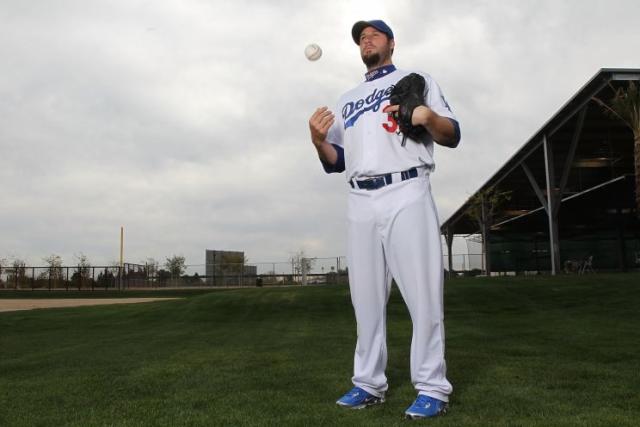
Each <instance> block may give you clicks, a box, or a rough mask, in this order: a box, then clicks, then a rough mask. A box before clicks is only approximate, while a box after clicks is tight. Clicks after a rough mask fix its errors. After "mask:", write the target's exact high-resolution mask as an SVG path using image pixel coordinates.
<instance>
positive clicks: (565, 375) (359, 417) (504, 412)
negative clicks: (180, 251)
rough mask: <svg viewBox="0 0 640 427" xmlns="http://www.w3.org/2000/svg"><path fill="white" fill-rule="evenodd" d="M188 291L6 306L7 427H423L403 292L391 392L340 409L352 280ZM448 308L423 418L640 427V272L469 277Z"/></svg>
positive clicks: (395, 301)
mask: <svg viewBox="0 0 640 427" xmlns="http://www.w3.org/2000/svg"><path fill="white" fill-rule="evenodd" d="M7 295H8V294H7ZM159 295H162V296H168V295H163V294H162V293H160V294H159ZM184 295H185V298H184V299H181V300H174V301H167V302H156V303H149V304H134V305H117V306H100V307H80V308H70V309H48V310H36V311H21V312H13V313H0V426H22V425H24V426H33V425H36V426H62V425H74V426H93V425H109V426H111V425H114V426H141V425H155V426H182V425H185V426H186V425H189V426H200V425H202V426H210V425H230V426H235V425H272V426H281V425H295V426H299V425H309V426H315V425H339V426H349V425H352V426H363V425H366V426H369V425H379V426H389V425H407V424H411V422H409V421H404V420H403V419H402V413H403V411H404V409H405V408H406V407H407V406H408V405H409V404H410V403H411V401H412V400H413V399H414V397H415V394H414V391H413V389H412V387H411V383H410V380H409V340H410V336H411V330H410V321H409V319H408V314H407V311H406V309H405V307H404V303H403V302H402V299H401V298H400V296H399V293H398V292H397V291H394V293H393V295H392V297H391V300H390V302H389V309H388V315H389V321H388V328H389V331H388V335H389V366H388V370H387V374H388V377H389V381H390V392H389V394H388V398H387V402H386V403H385V404H384V405H380V406H378V407H373V408H369V409H366V410H362V411H351V410H344V409H342V408H338V407H336V405H335V404H334V402H335V400H336V399H337V398H338V397H339V396H340V395H341V394H342V393H343V392H344V391H346V390H347V389H348V388H350V386H351V384H350V381H349V378H350V376H351V368H352V360H353V348H354V344H355V325H354V320H353V311H352V308H351V303H350V299H349V293H348V289H347V287H345V286H324V287H305V288H252V289H239V290H225V291H223V292H220V291H214V292H206V293H202V292H196V293H185V294H184ZM55 296H56V297H58V296H64V295H61V294H58V293H56V295H55ZM136 296H138V295H136ZM172 296H174V295H172ZM2 297H3V296H2V293H0V298H2ZM445 304H446V327H447V360H448V365H449V379H450V380H451V382H452V383H453V385H454V394H453V396H452V398H451V404H450V411H449V414H448V415H447V416H446V417H442V418H439V419H434V420H427V421H418V422H413V423H417V424H419V425H420V424H429V425H434V426H436V425H437V426H467V425H470V426H471V425H473V426H496V425H504V426H529V425H533V426H545V427H547V426H569V425H571V426H585V425H586V426H632V425H638V420H640V355H639V354H638V353H639V352H640V275H638V274H625V275H622V274H620V275H590V276H572V277H558V278H552V277H543V278H492V279H489V278H468V279H458V280H455V281H451V282H448V283H447V285H446V298H445Z"/></svg>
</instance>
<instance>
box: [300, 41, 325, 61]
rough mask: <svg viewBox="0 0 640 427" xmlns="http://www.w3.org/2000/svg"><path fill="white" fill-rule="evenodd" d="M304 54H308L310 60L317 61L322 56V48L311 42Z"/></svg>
mask: <svg viewBox="0 0 640 427" xmlns="http://www.w3.org/2000/svg"><path fill="white" fill-rule="evenodd" d="M304 56H306V57H307V59H308V60H309V61H317V60H318V59H320V57H321V56H322V49H321V48H320V46H318V45H317V44H315V43H311V44H310V45H309V46H307V47H305V48H304Z"/></svg>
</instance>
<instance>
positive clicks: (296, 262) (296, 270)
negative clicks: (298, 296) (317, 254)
mask: <svg viewBox="0 0 640 427" xmlns="http://www.w3.org/2000/svg"><path fill="white" fill-rule="evenodd" d="M290 261H291V265H292V267H293V274H294V275H296V276H300V281H301V282H303V284H304V282H305V281H306V276H307V273H308V272H309V271H311V269H312V268H313V265H314V264H315V262H316V259H315V258H309V257H307V255H306V254H305V252H304V249H300V250H299V251H298V252H296V253H295V254H293V255H292V256H291V258H290Z"/></svg>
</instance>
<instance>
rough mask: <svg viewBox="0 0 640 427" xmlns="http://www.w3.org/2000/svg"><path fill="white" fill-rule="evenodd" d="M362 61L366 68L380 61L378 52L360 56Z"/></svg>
mask: <svg viewBox="0 0 640 427" xmlns="http://www.w3.org/2000/svg"><path fill="white" fill-rule="evenodd" d="M362 62H364V65H366V66H367V68H371V67H373V66H375V65H378V64H379V63H380V54H379V53H372V54H371V55H364V56H362Z"/></svg>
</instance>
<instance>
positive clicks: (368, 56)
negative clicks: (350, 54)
mask: <svg viewBox="0 0 640 427" xmlns="http://www.w3.org/2000/svg"><path fill="white" fill-rule="evenodd" d="M394 46H395V42H394V41H393V40H392V39H391V40H390V39H389V38H388V37H387V35H386V34H385V33H382V32H380V31H378V30H376V29H375V28H373V27H367V28H365V29H364V30H362V33H360V57H361V58H362V62H364V64H365V65H366V66H367V67H368V68H374V67H376V66H379V65H383V64H384V63H385V62H387V61H389V62H390V59H391V54H392V53H393V48H394Z"/></svg>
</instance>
